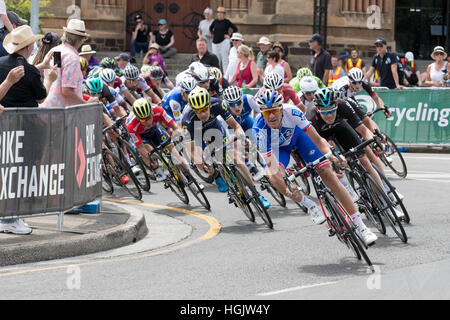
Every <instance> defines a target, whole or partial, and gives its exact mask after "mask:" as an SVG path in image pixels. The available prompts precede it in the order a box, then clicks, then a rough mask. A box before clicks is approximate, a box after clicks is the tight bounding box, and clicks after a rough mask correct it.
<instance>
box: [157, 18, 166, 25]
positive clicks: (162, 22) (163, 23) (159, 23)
mask: <svg viewBox="0 0 450 320" xmlns="http://www.w3.org/2000/svg"><path fill="white" fill-rule="evenodd" d="M165 24H167V21H166V19H160V20H159V21H158V25H159V26H162V25H165Z"/></svg>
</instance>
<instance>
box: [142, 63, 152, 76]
mask: <svg viewBox="0 0 450 320" xmlns="http://www.w3.org/2000/svg"><path fill="white" fill-rule="evenodd" d="M151 67H152V66H151V65H149V64H144V65H142V67H141V74H142V73H149V72H150V68H151Z"/></svg>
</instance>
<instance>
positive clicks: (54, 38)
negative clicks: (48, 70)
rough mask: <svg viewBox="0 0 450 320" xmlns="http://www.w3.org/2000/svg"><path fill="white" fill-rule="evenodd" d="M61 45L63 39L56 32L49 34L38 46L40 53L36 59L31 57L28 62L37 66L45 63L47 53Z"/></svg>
mask: <svg viewBox="0 0 450 320" xmlns="http://www.w3.org/2000/svg"><path fill="white" fill-rule="evenodd" d="M60 44H61V38H60V37H59V35H58V34H57V33H56V32H47V33H46V34H45V35H44V37H43V38H42V39H41V41H40V42H39V45H38V51H37V52H36V55H35V56H34V57H30V58H29V59H28V60H29V61H31V62H30V63H32V64H33V65H37V64H39V63H41V62H42V61H44V58H45V56H46V55H47V53H48V52H49V51H50V50H51V49H52V48H54V47H56V46H58V45H60Z"/></svg>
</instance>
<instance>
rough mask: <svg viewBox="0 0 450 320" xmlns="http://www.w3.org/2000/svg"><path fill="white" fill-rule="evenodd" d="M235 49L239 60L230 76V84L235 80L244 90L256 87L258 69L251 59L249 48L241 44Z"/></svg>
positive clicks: (251, 54)
mask: <svg viewBox="0 0 450 320" xmlns="http://www.w3.org/2000/svg"><path fill="white" fill-rule="evenodd" d="M237 51H238V58H239V60H240V61H239V63H238V65H237V67H236V71H235V73H234V75H233V77H231V79H230V81H229V83H230V85H232V84H233V83H234V82H235V81H236V82H237V83H236V86H238V87H239V88H242V89H244V90H247V89H250V88H256V83H257V82H258V70H257V68H256V63H255V61H253V53H252V51H251V49H250V48H249V47H247V46H246V45H244V44H243V45H241V46H240V47H239V48H238V50H237Z"/></svg>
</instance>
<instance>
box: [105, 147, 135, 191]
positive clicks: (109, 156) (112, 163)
mask: <svg viewBox="0 0 450 320" xmlns="http://www.w3.org/2000/svg"><path fill="white" fill-rule="evenodd" d="M103 160H104V162H105V167H106V168H107V171H108V173H109V174H110V177H111V181H112V182H113V183H115V184H117V185H119V186H121V187H122V188H123V189H125V190H126V191H127V192H128V193H129V194H130V195H131V196H133V197H134V198H136V199H137V200H141V199H142V192H141V189H140V188H139V184H138V182H137V180H136V177H135V176H134V174H133V172H132V171H131V168H130V167H129V166H128V164H126V163H124V162H122V161H120V159H119V157H118V156H116V154H114V153H113V152H111V151H110V150H109V149H104V150H103ZM124 176H128V177H129V178H130V181H131V182H132V184H130V181H129V182H128V183H124V182H123V181H122V177H124Z"/></svg>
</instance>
